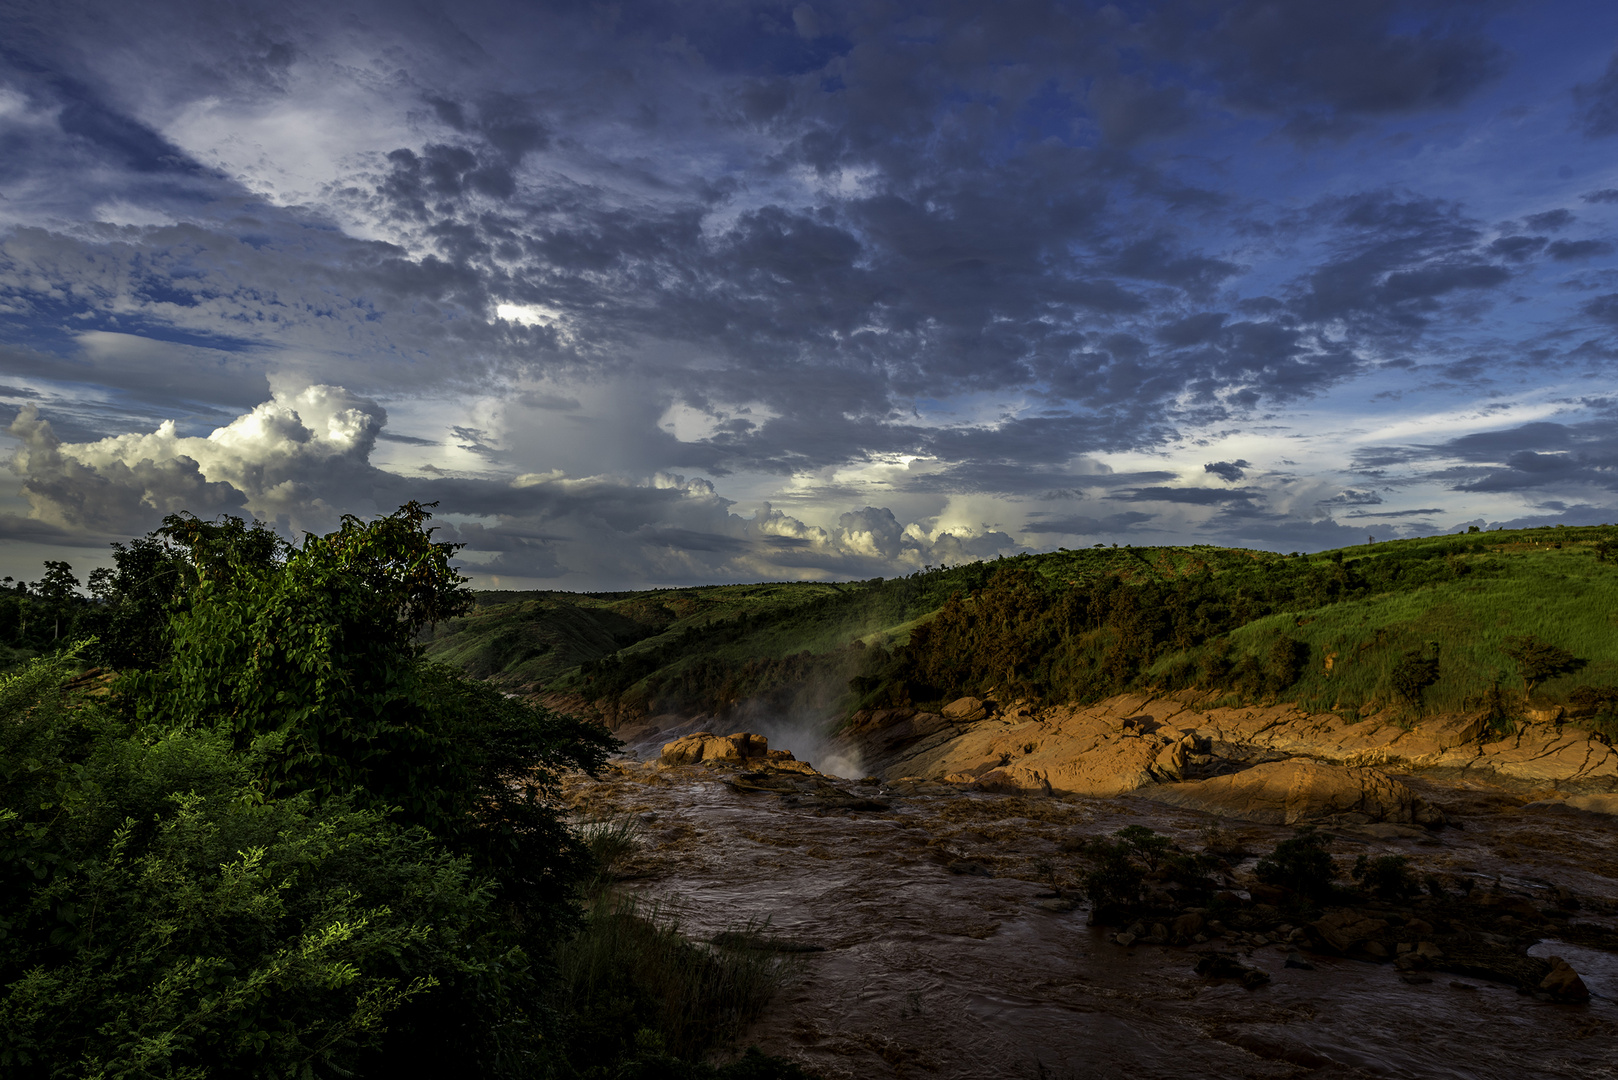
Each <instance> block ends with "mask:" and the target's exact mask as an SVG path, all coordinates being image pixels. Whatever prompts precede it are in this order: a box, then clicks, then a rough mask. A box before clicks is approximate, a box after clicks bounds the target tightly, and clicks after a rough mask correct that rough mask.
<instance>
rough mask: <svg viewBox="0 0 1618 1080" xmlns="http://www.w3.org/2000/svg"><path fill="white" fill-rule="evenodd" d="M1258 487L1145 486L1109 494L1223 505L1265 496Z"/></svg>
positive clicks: (1138, 499) (1140, 499)
mask: <svg viewBox="0 0 1618 1080" xmlns="http://www.w3.org/2000/svg"><path fill="white" fill-rule="evenodd" d="M1263 494H1264V493H1263V492H1262V491H1259V490H1258V489H1257V488H1177V487H1143V488H1136V489H1135V490H1133V491H1120V492H1117V493H1116V494H1113V495H1110V496H1108V498H1111V499H1119V500H1123V501H1126V502H1167V503H1180V504H1182V505H1185V506H1221V505H1224V504H1227V503H1251V502H1252V501H1253V500H1254V499H1261V498H1263Z"/></svg>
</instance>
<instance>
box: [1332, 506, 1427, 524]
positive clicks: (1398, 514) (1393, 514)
mask: <svg viewBox="0 0 1618 1080" xmlns="http://www.w3.org/2000/svg"><path fill="white" fill-rule="evenodd" d="M1443 512H1444V511H1443V509H1442V508H1440V507H1433V506H1430V507H1427V508H1425V509H1422V510H1352V511H1350V512H1348V513H1347V514H1344V515H1343V516H1344V517H1346V518H1349V519H1359V518H1363V519H1366V520H1372V519H1377V520H1382V521H1389V520H1393V519H1396V518H1411V517H1431V516H1432V515H1434V514H1442V513H1443Z"/></svg>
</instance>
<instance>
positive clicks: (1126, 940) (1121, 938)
mask: <svg viewBox="0 0 1618 1080" xmlns="http://www.w3.org/2000/svg"><path fill="white" fill-rule="evenodd" d="M1112 940H1114V941H1116V942H1117V943H1118V944H1120V945H1123V946H1125V947H1128V946H1130V945H1133V944H1135V935H1134V934H1131V933H1130V932H1129V931H1128V930H1125V931H1124V932H1123V933H1121V934H1117V935H1114V937H1113V939H1112Z"/></svg>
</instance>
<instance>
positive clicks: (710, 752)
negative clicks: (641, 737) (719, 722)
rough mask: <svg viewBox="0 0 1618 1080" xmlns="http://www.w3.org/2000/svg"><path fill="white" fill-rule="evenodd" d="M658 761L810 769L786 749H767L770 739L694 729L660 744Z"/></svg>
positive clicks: (799, 770) (745, 732)
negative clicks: (661, 752)
mask: <svg viewBox="0 0 1618 1080" xmlns="http://www.w3.org/2000/svg"><path fill="white" fill-rule="evenodd" d="M660 761H661V764H663V765H667V766H670V767H673V766H679V765H699V764H708V765H715V764H721V763H724V764H730V765H758V764H768V765H771V766H774V767H776V768H785V769H788V770H791V771H794V772H813V771H814V770H813V768H812V767H811V766H810V765H809V763H808V762H807V761H798V760H797V759H796V758H794V757H793V756H792V751H790V750H771V749H770V741H769V740H768V739H766V738H765V737H764V736H762V735H755V734H753V733H752V732H750V731H738V732H736V733H734V734H732V735H715V734H714V733H713V732H711V731H697V732H693V733H692V734H690V735H682V736H681V737H680V738H678V739H675V740H674V741H673V742H670V743H664V744H663V756H662V758H661V759H660Z"/></svg>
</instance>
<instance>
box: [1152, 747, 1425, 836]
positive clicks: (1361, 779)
mask: <svg viewBox="0 0 1618 1080" xmlns="http://www.w3.org/2000/svg"><path fill="white" fill-rule="evenodd" d="M1139 794H1141V795H1144V796H1145V797H1146V798H1149V799H1154V800H1156V801H1158V802H1163V803H1168V804H1169V805H1171V806H1180V807H1184V808H1185V809H1187V810H1203V811H1206V812H1207V813H1210V814H1218V815H1219V816H1220V817H1228V818H1239V819H1241V820H1243V821H1254V822H1258V823H1260V824H1264V825H1296V824H1299V823H1302V822H1307V821H1322V822H1335V823H1339V824H1365V823H1369V822H1375V821H1390V822H1396V823H1409V822H1414V823H1418V824H1423V825H1428V824H1439V823H1440V822H1442V820H1443V818H1442V815H1440V814H1439V813H1438V811H1437V810H1436V809H1434V808H1432V807H1429V806H1427V805H1426V804H1424V803H1423V802H1422V801H1421V800H1420V799H1418V798H1416V796H1415V794H1414V793H1413V792H1412V791H1411V790H1410V789H1409V788H1407V787H1405V786H1404V785H1403V784H1401V783H1399V782H1398V781H1397V780H1394V779H1393V778H1392V777H1389V776H1387V775H1385V774H1384V773H1380V772H1378V771H1376V770H1375V769H1350V768H1344V767H1343V766H1340V765H1322V764H1320V763H1319V762H1314V761H1303V760H1293V761H1272V762H1268V763H1266V764H1263V765H1255V766H1253V767H1252V768H1251V769H1246V770H1244V771H1242V772H1239V773H1234V774H1232V775H1229V776H1216V777H1214V778H1212V779H1210V780H1197V781H1193V782H1191V783H1185V784H1163V785H1161V786H1158V787H1153V788H1147V789H1144V790H1142V791H1140V792H1139Z"/></svg>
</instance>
